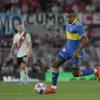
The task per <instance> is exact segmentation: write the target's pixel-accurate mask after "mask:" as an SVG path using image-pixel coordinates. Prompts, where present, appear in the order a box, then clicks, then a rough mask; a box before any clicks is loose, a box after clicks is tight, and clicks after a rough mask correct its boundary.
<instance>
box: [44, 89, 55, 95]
mask: <svg viewBox="0 0 100 100" xmlns="http://www.w3.org/2000/svg"><path fill="white" fill-rule="evenodd" d="M52 93H56V89H54V88H52V87H50V88H49V89H48V90H45V92H44V94H52Z"/></svg>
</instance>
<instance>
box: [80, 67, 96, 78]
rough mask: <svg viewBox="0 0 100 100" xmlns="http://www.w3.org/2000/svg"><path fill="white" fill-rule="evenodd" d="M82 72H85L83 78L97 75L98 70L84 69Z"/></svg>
mask: <svg viewBox="0 0 100 100" xmlns="http://www.w3.org/2000/svg"><path fill="white" fill-rule="evenodd" d="M81 71H82V72H83V76H86V75H91V74H94V73H96V69H95V70H94V69H89V70H86V69H84V70H81Z"/></svg>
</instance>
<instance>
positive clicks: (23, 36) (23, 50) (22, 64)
mask: <svg viewBox="0 0 100 100" xmlns="http://www.w3.org/2000/svg"><path fill="white" fill-rule="evenodd" d="M17 30H18V33H17V34H15V36H14V39H13V44H12V47H11V53H10V57H13V56H14V49H15V48H17V49H18V52H17V63H18V66H19V69H20V78H21V81H22V83H23V84H26V83H28V69H27V67H26V65H27V62H28V58H29V57H31V55H32V43H31V36H30V34H29V33H26V32H24V31H23V26H22V24H18V25H17Z"/></svg>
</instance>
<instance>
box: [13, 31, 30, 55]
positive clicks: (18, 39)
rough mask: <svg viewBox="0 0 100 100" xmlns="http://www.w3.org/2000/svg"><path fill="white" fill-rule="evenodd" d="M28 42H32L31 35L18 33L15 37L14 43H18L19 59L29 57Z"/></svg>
mask: <svg viewBox="0 0 100 100" xmlns="http://www.w3.org/2000/svg"><path fill="white" fill-rule="evenodd" d="M27 41H31V37H30V34H29V33H25V32H22V33H17V34H16V35H15V36H14V40H13V43H17V46H18V52H17V57H23V56H25V55H27Z"/></svg>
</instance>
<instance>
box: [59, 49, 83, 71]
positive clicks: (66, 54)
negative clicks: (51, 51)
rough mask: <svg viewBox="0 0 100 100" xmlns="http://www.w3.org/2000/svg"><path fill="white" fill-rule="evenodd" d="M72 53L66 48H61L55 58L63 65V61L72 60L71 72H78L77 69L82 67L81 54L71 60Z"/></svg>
mask: <svg viewBox="0 0 100 100" xmlns="http://www.w3.org/2000/svg"><path fill="white" fill-rule="evenodd" d="M72 56H73V53H72V52H71V50H69V49H68V48H67V47H65V48H63V49H62V50H61V51H60V52H59V54H58V55H57V57H58V58H59V59H60V60H61V61H62V62H63V63H64V62H65V61H68V60H69V59H71V60H72V70H79V67H80V66H81V65H82V59H83V52H81V53H80V54H79V56H78V57H76V58H75V59H74V58H72Z"/></svg>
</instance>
